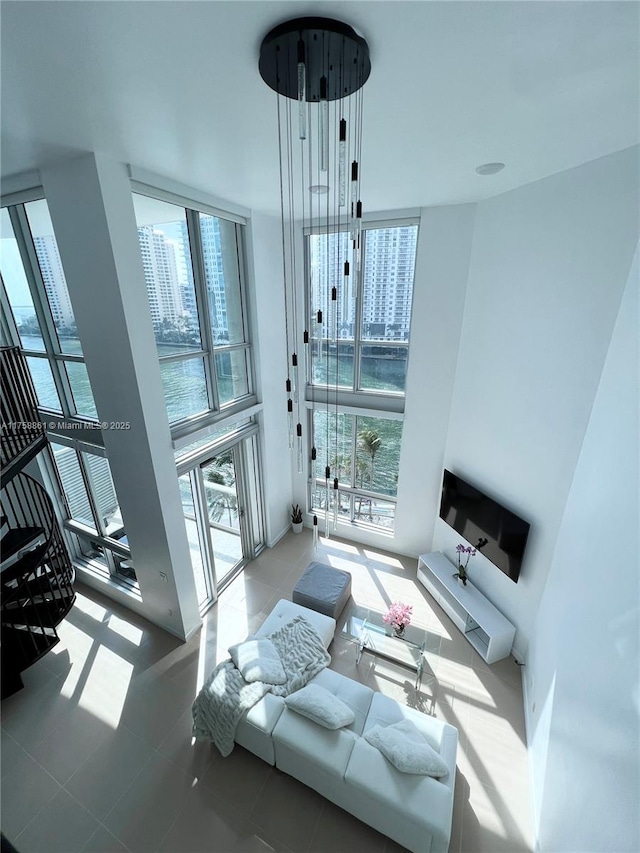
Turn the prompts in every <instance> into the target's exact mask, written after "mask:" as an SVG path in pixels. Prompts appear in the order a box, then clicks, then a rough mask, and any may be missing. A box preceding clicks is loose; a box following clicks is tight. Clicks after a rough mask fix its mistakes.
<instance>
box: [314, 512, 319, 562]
mask: <svg viewBox="0 0 640 853" xmlns="http://www.w3.org/2000/svg"><path fill="white" fill-rule="evenodd" d="M317 550H318V516H317V515H314V516H313V551H314V553H315V552H316V551H317Z"/></svg>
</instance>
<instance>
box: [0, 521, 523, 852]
mask: <svg viewBox="0 0 640 853" xmlns="http://www.w3.org/2000/svg"><path fill="white" fill-rule="evenodd" d="M312 558H315V559H319V560H322V561H324V562H327V563H328V564H330V565H333V566H335V567H338V568H346V569H348V570H349V571H350V572H351V574H352V576H353V596H354V598H355V600H356V602H357V603H358V604H362V605H368V606H370V607H372V608H375V609H378V610H383V609H385V608H386V606H387V605H388V604H389V603H390V602H391V601H394V600H402V601H411V602H412V603H413V604H414V621H415V622H416V624H420V625H422V626H423V627H426V628H429V629H430V630H433V631H437V632H438V633H440V634H441V636H442V638H443V639H442V644H441V652H440V657H439V659H438V661H437V666H436V671H435V675H436V678H435V680H430V679H425V682H423V685H422V687H421V689H420V690H419V691H416V690H415V689H414V681H413V677H412V673H411V672H409V671H408V670H404V669H402V668H400V667H396V666H394V665H392V664H388V663H385V662H383V661H381V660H377V659H376V660H374V659H373V657H372V656H371V655H370V654H366V653H365V655H364V657H363V659H362V661H361V662H360V664H359V665H358V667H356V665H355V647H354V645H353V644H352V643H350V642H348V641H347V640H343V639H340V638H338V639H336V640H335V641H334V643H333V645H332V646H331V648H330V650H329V651H330V653H331V655H332V658H333V660H332V663H331V666H332V667H333V668H334V669H336V670H338V671H339V672H342V673H344V674H346V675H349V676H351V677H353V678H357V679H360V680H361V681H363V682H365V683H367V684H369V685H370V686H372V687H373V688H374V689H376V690H379V691H381V692H383V693H385V694H388V695H391V696H394V697H395V698H397V699H399V700H400V701H401V702H406V703H407V705H410V706H412V707H415V708H420V709H421V710H423V711H424V712H425V713H434V714H435V715H436V716H437V717H438V718H440V719H443V720H446V721H447V722H449V723H452V724H453V725H455V726H456V727H457V728H458V730H459V733H460V745H459V751H458V772H457V777H456V794H455V806H454V814H453V834H452V840H451V846H450V851H451V853H475V851H478V852H479V851H487V853H503V851H504V853H515V852H516V851H529V850H531V830H530V818H529V796H528V781H527V780H528V777H527V758H526V746H525V734H524V718H523V708H522V691H521V685H520V672H519V669H518V666H517V665H516V664H515V662H514V661H513V660H512V659H507V660H504V661H501V662H499V663H498V664H494V665H493V666H492V667H489V666H487V665H486V664H485V663H484V662H483V661H482V660H481V659H480V658H479V657H478V655H477V654H476V653H475V651H474V650H473V649H472V648H471V646H470V645H469V644H468V643H467V642H466V640H464V638H463V637H462V636H461V634H460V633H459V632H458V631H457V629H456V628H455V627H454V626H453V625H452V624H451V622H450V621H449V620H448V618H447V617H446V616H445V615H444V613H443V612H442V611H441V610H440V609H439V607H438V606H437V605H436V604H435V603H434V602H433V601H432V600H430V599H429V596H428V594H427V592H426V591H425V590H424V589H423V588H422V587H421V586H419V585H418V584H417V583H416V576H415V565H416V561H415V560H412V559H408V558H405V557H397V556H395V555H393V554H391V553H385V552H381V551H377V550H375V549H371V548H368V547H364V546H359V545H356V544H353V543H349V542H344V541H339V540H331V541H328V542H325V541H324V540H321V544H320V548H319V550H318V553H317V554H316V555H314V554H313V552H312V547H311V535H310V533H309V532H308V531H305V532H304V533H303V534H302V535H300V536H294V535H293V534H289V535H288V536H286V537H285V538H284V539H283V540H282V541H281V542H280V543H279V544H278V546H277V547H276V548H274V549H272V550H269V551H267V552H265V553H264V554H262V555H261V556H260V558H259V559H257V560H255V561H254V562H253V563H251V564H250V565H249V566H248V568H247V569H246V570H245V572H244V573H243V575H241V576H240V577H239V578H237V579H236V580H235V581H234V582H233V584H232V585H231V586H230V587H229V588H228V589H227V590H225V592H224V593H223V594H222V595H221V596H220V600H219V602H218V604H217V605H216V606H215V607H213V608H212V609H211V610H210V611H209V613H208V614H207V616H206V618H205V621H204V624H203V628H202V631H201V632H200V633H199V634H198V636H196V637H195V638H193V640H191V641H190V642H189V643H186V644H180V643H179V642H178V641H177V640H175V639H174V638H172V637H170V636H169V635H167V634H166V633H164V632H163V631H161V630H159V629H158V628H156V627H154V626H152V625H150V624H149V623H147V622H145V620H143V619H141V618H139V617H137V616H136V615H135V614H132V613H130V612H129V611H127V610H125V609H123V608H121V607H120V606H118V605H116V604H114V603H112V602H111V601H110V600H108V599H105V598H103V597H101V596H100V595H98V594H96V593H94V592H93V591H90V590H88V589H86V588H83V587H81V586H79V587H78V601H77V605H76V606H75V607H74V608H73V610H72V612H71V613H70V615H69V617H68V619H67V620H66V621H65V622H64V623H63V625H61V626H60V635H61V638H62V639H61V642H60V643H59V644H58V646H56V648H55V649H54V650H52V652H50V653H49V654H48V655H47V656H46V657H45V658H43V659H42V660H41V661H39V662H38V663H37V664H35V665H34V666H33V667H31V668H30V669H29V670H28V671H27V672H26V673H25V676H26V677H25V682H26V688H25V689H24V690H23V691H21V692H20V693H19V694H16V695H15V696H12V697H10V698H9V699H7V700H5V701H4V702H3V703H2V829H3V831H4V833H5V834H6V836H7V837H8V838H9V839H10V840H11V841H13V842H14V844H15V845H16V847H17V849H18V851H20V853H36V851H42V853H74V851H86V853H89V851H91V853H107V851H109V853H126V851H130V853H153V852H154V851H166V853H200V851H202V853H205V851H206V853H241V851H246V853H258V851H260V853H266V852H267V851H283V853H286V851H288V853H302V851H314V853H342V851H344V853H355V851H363V853H365V851H366V853H392V851H401V849H402V848H400V847H399V846H398V845H397V844H395V843H394V842H392V841H390V840H388V839H386V838H385V837H383V836H382V835H380V834H378V833H377V832H375V831H373V830H371V829H369V828H368V827H367V826H365V825H364V824H362V823H360V822H359V821H357V820H356V819H355V818H352V817H351V816H350V815H348V814H346V813H345V812H343V811H341V810H340V809H339V808H337V807H335V806H334V805H332V804H331V803H329V802H326V801H325V800H324V799H323V798H321V797H320V796H319V795H318V794H316V793H315V792H314V791H311V790H310V789H308V788H306V787H305V786H303V785H302V784H300V783H298V782H297V781H295V780H293V779H291V778H290V777H288V776H286V775H284V774H282V773H280V772H279V771H277V770H275V769H274V768H272V767H270V766H268V765H266V764H264V763H263V762H262V761H260V760H259V759H257V758H255V757H254V756H253V755H251V754H250V753H248V752H246V751H245V750H243V749H241V748H239V747H237V748H236V749H235V750H234V752H233V753H232V755H231V756H230V757H229V758H227V759H222V758H221V757H220V756H219V755H218V754H217V753H216V752H215V751H214V749H213V748H210V747H209V746H208V745H206V744H202V743H198V744H195V745H192V743H191V738H190V731H191V713H190V707H191V703H192V701H193V698H194V696H195V694H196V692H197V690H198V689H199V686H200V685H201V684H202V682H203V680H204V678H205V677H206V675H208V673H209V672H210V671H211V669H212V668H213V667H214V666H215V664H216V663H217V662H219V661H220V660H222V659H224V658H225V657H227V655H226V648H227V646H228V645H230V644H231V643H232V642H236V641H239V640H242V639H243V638H244V637H245V635H246V634H247V632H248V631H251V630H255V629H256V628H257V627H258V626H259V625H260V624H261V622H262V621H263V619H264V618H265V617H266V615H267V614H268V612H269V611H270V610H271V608H272V606H273V605H274V604H275V602H276V601H277V600H278V599H279V598H282V597H285V598H287V597H290V594H291V589H292V587H293V585H294V584H295V581H296V580H297V578H298V577H299V576H300V574H301V572H302V571H303V569H304V568H305V567H306V565H307V564H308V562H309V561H310V559H312Z"/></svg>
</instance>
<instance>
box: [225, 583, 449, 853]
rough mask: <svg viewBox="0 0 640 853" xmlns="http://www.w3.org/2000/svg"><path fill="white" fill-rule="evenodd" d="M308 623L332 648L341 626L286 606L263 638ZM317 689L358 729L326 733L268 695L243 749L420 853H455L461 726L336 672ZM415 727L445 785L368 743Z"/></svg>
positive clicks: (321, 677)
mask: <svg viewBox="0 0 640 853" xmlns="http://www.w3.org/2000/svg"><path fill="white" fill-rule="evenodd" d="M297 615H303V616H304V617H305V618H306V619H307V620H308V621H309V622H310V623H311V624H312V625H313V626H314V628H315V629H316V631H317V632H318V634H319V635H320V636H321V637H322V639H323V642H324V644H325V646H326V648H328V647H329V645H330V643H331V640H332V639H333V636H334V633H335V629H336V622H335V620H334V619H332V618H331V617H329V616H324V615H323V614H321V613H316V612H315V611H313V610H308V609H307V608H304V607H301V606H300V605H297V604H294V603H293V602H291V601H285V600H284V599H283V600H281V601H279V602H278V604H277V605H276V606H275V608H274V609H273V611H272V613H271V614H270V615H269V616H268V617H267V619H266V621H265V622H264V624H263V625H262V627H261V628H260V630H259V631H258V632H257V633H258V635H260V636H267V635H268V634H270V633H271V632H272V631H274V630H276V629H277V628H278V627H280V626H281V625H283V624H285V623H286V622H288V621H290V620H291V619H292V618H293V617H294V616H297ZM312 683H314V684H318V685H320V686H321V687H324V688H325V689H326V690H328V691H329V692H331V693H333V694H334V695H336V696H337V697H338V698H339V699H341V700H342V701H343V702H344V703H345V704H347V705H348V706H349V707H350V708H351V709H352V710H353V712H354V714H355V719H354V721H353V723H352V724H351V725H349V726H346V727H344V728H341V729H337V730H332V729H327V728H324V727H323V726H321V725H318V724H317V723H314V722H312V721H311V720H309V719H307V718H306V717H303V716H301V715H300V714H298V713H296V712H295V711H293V710H291V709H289V708H287V707H286V705H285V700H284V699H282V698H280V697H277V696H273V695H271V694H270V693H269V694H267V695H266V696H265V697H264V698H263V699H261V700H260V702H258V703H257V705H254V707H253V708H252V709H251V710H250V711H249V712H248V713H247V714H246V715H245V717H244V719H243V720H242V721H241V722H240V724H239V726H238V729H237V733H236V738H235V740H236V743H238V744H240V745H241V746H243V747H245V749H248V750H249V751H251V752H253V753H254V754H255V755H257V756H259V757H260V758H262V759H263V760H264V761H267V762H268V763H269V764H273V765H275V766H276V767H277V768H278V769H279V770H282V771H283V772H284V773H288V774H289V775H290V776H293V777H294V778H296V779H298V780H299V781H300V782H303V783H304V784H305V785H308V786H309V787H310V788H313V789H314V790H316V791H318V793H320V794H322V795H323V796H324V797H326V798H327V799H328V800H331V801H332V802H333V803H335V804H336V805H338V806H340V807H341V808H343V809H345V811H348V812H350V813H351V814H353V815H355V817H357V818H359V819H360V820H362V821H363V822H364V823H366V824H368V825H369V826H372V827H374V828H375V829H377V830H378V831H379V832H381V833H383V834H384V835H387V836H389V837H390V838H392V839H393V840H394V841H397V842H398V843H399V844H401V845H403V846H404V847H406V848H407V849H408V850H411V851H414V853H447V851H448V849H449V838H450V835H451V818H452V813H453V788H454V782H455V772H456V751H457V743H458V732H457V729H455V728H454V727H453V726H450V725H447V724H446V723H442V722H440V721H439V720H436V719H434V718H433V717H429V716H427V715H425V714H421V713H420V712H419V711H415V710H413V709H412V708H407V707H405V706H404V705H400V704H399V703H398V702H396V701H395V700H393V699H390V698H389V697H387V696H383V695H382V694H380V693H376V692H374V691H373V690H371V688H369V687H367V686H365V685H363V684H360V683H359V682H357V681H354V680H353V679H350V678H347V677H345V676H343V675H340V674H339V673H337V672H334V671H333V670H330V669H325V670H323V671H322V672H320V673H319V674H318V675H317V676H315V678H314V679H312ZM403 719H408V720H411V722H413V723H414V724H415V725H416V726H417V728H418V729H419V730H420V733H421V734H422V735H423V736H424V738H425V739H426V740H427V741H428V743H429V744H430V745H431V746H432V747H433V748H434V749H435V750H436V751H437V752H438V753H439V754H440V756H441V758H442V759H444V761H445V763H446V765H447V768H448V773H447V775H446V776H444V777H442V778H441V779H435V778H432V777H430V776H423V775H414V774H411V773H401V772H400V771H398V770H396V768H395V767H394V766H393V765H392V764H391V763H390V762H389V761H387V759H386V758H385V757H384V756H383V755H382V753H381V752H380V751H379V750H378V749H376V748H375V747H374V746H372V745H371V744H369V743H368V742H367V741H366V740H365V739H364V737H362V735H363V734H364V733H365V732H367V731H368V730H369V729H370V728H372V727H373V726H375V725H382V726H388V725H392V724H393V723H397V722H400V721H401V720H403Z"/></svg>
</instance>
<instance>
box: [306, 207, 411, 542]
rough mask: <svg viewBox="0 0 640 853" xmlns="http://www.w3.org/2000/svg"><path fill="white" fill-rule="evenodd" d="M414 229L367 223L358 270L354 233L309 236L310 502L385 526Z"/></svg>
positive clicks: (393, 473) (391, 517)
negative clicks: (346, 267) (327, 475)
mask: <svg viewBox="0 0 640 853" xmlns="http://www.w3.org/2000/svg"><path fill="white" fill-rule="evenodd" d="M417 234H418V223H417V221H413V220H404V221H399V222H392V223H387V222H385V223H369V224H368V225H367V226H366V227H364V228H363V231H362V235H361V260H360V265H359V268H358V263H357V259H356V258H355V257H354V253H353V251H352V243H351V240H350V235H349V233H348V232H344V231H343V232H339V233H330V234H327V233H314V232H311V233H309V234H307V235H306V241H307V259H308V265H307V272H308V275H307V316H308V318H309V320H308V323H309V329H310V330H311V331H310V369H309V373H310V375H309V377H308V386H307V404H308V405H309V407H310V412H309V430H308V435H309V442H310V447H315V449H316V454H315V459H312V464H311V467H310V479H309V508H310V509H312V510H314V511H316V512H318V511H319V512H321V513H322V512H325V511H327V510H328V508H329V507H332V508H333V507H335V509H336V512H337V516H338V518H339V519H341V520H343V521H348V522H350V523H352V524H358V525H364V526H369V527H372V528H377V529H380V530H385V531H392V530H393V528H394V521H395V508H396V497H397V484H398V471H399V464H400V447H401V442H402V417H403V412H404V392H405V381H406V372H407V359H408V354H409V330H410V324H411V304H412V297H413V276H414V267H415V254H416V242H417ZM343 260H347V261H348V262H349V267H350V275H349V277H348V278H346V277H345V278H343V277H342V269H343V264H342V261H343ZM338 276H339V277H340V280H339V281H338ZM334 287H335V288H337V292H338V299H337V304H336V305H335V312H336V316H335V318H332V313H331V312H332V310H333V308H331V305H330V294H331V290H332V288H334ZM327 306H329V307H330V309H331V310H327ZM318 312H321V313H320V314H319V313H318ZM319 317H321V322H318V318H319ZM310 456H311V453H310ZM327 467H329V469H330V471H331V477H330V481H327V480H326V479H325V472H326V468H327ZM334 477H337V478H338V484H339V488H338V490H337V494H334V491H335V490H334V489H333V478H334Z"/></svg>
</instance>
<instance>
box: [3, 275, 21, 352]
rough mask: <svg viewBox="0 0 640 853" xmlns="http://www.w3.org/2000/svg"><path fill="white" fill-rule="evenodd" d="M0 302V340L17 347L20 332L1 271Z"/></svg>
mask: <svg viewBox="0 0 640 853" xmlns="http://www.w3.org/2000/svg"><path fill="white" fill-rule="evenodd" d="M0 304H1V305H2V314H1V316H0V325H1V332H2V341H6V342H7V345H8V346H16V347H19V346H20V345H21V344H20V333H19V332H18V327H17V325H16V320H15V317H14V316H13V311H12V310H11V304H10V302H9V297H8V296H7V291H6V288H5V284H4V279H3V278H2V274H1V273H0ZM3 346H4V344H3Z"/></svg>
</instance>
